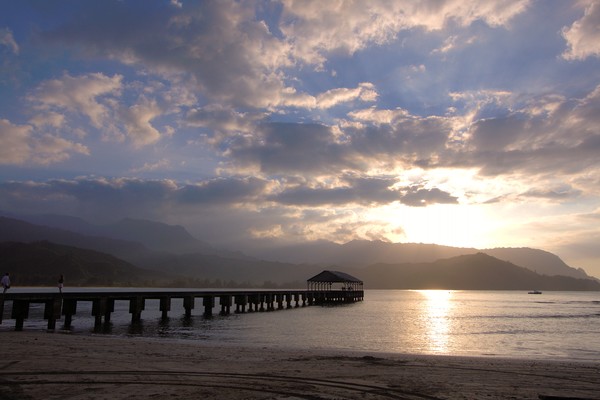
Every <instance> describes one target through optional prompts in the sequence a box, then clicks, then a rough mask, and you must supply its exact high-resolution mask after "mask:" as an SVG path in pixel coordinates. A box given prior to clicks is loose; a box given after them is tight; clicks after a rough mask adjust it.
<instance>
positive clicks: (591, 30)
mask: <svg viewBox="0 0 600 400" xmlns="http://www.w3.org/2000/svg"><path fill="white" fill-rule="evenodd" d="M562 33H563V36H564V38H565V40H566V41H567V45H568V47H569V49H568V50H567V51H565V52H564V53H563V57H564V58H566V59H567V60H582V59H585V58H587V57H592V56H595V57H599V56H600V4H598V2H596V1H589V2H588V4H587V6H586V8H585V13H584V15H583V17H582V18H581V19H579V20H577V21H575V22H574V23H573V25H571V26H570V27H568V28H567V27H565V28H564V29H563V32H562Z"/></svg>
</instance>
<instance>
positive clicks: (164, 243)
mask: <svg viewBox="0 0 600 400" xmlns="http://www.w3.org/2000/svg"><path fill="white" fill-rule="evenodd" d="M10 217H11V218H13V219H18V220H21V221H26V222H29V223H31V224H35V225H40V226H46V227H49V228H58V229H62V230H67V231H70V232H73V233H79V234H82V235H87V236H101V237H105V238H110V239H118V240H124V241H128V242H137V243H140V244H143V245H144V246H146V247H147V248H149V249H152V250H156V251H167V252H171V253H180V254H181V253H189V252H202V253H205V254H221V253H222V252H220V251H219V250H217V249H215V248H213V247H212V246H211V245H210V244H208V243H206V242H203V241H201V240H198V239H196V238H195V237H193V236H192V235H191V234H190V233H189V232H188V231H187V230H186V229H185V228H184V227H182V226H179V225H168V224H164V223H162V222H155V221H148V220H142V219H133V218H125V219H122V220H120V221H118V222H116V223H112V224H106V225H94V224H90V223H89V222H87V221H85V220H83V219H81V218H77V217H72V216H67V215H56V214H32V215H13V216H10Z"/></svg>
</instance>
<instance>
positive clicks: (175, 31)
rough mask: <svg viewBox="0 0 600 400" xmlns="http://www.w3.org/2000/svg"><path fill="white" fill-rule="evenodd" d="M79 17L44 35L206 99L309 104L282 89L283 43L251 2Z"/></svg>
mask: <svg viewBox="0 0 600 400" xmlns="http://www.w3.org/2000/svg"><path fill="white" fill-rule="evenodd" d="M79 12H80V15H79V16H78V18H77V19H74V20H72V21H70V22H69V23H67V24H65V25H63V26H60V27H58V28H57V29H55V30H53V31H51V32H46V33H45V34H44V37H45V38H46V39H47V40H48V41H50V42H52V43H55V44H64V45H68V46H70V47H73V46H74V45H79V46H78V47H80V48H81V49H82V51H83V52H84V53H90V54H93V55H95V56H97V55H100V56H104V57H108V58H111V59H116V60H119V61H120V62H122V63H124V64H126V65H131V66H143V68H144V69H146V70H148V71H151V72H152V73H154V74H158V75H160V76H162V77H163V78H165V79H170V80H173V81H181V80H185V81H186V82H187V83H188V84H189V85H193V86H194V87H195V88H196V89H197V90H199V91H200V92H202V93H203V94H204V96H206V97H208V98H210V99H211V100H212V102H220V103H228V104H233V105H237V106H246V107H253V108H260V107H277V106H279V105H285V106H290V105H291V106H302V105H303V104H305V103H306V102H307V101H310V96H307V95H306V94H304V93H297V92H296V91H295V90H294V89H293V88H292V87H288V86H286V85H285V83H284V80H285V76H284V75H283V73H282V72H281V69H282V68H285V67H289V66H291V65H292V61H291V59H290V55H289V52H290V44H289V43H287V42H286V41H285V40H282V39H280V38H277V37H276V36H274V35H273V34H272V32H270V31H269V27H268V26H267V24H266V23H265V22H264V21H262V20H258V19H256V18H255V10H254V8H253V3H246V2H236V1H218V2H211V1H209V2H201V3H187V4H186V5H185V7H181V8H179V7H163V6H161V5H159V4H155V5H154V6H153V7H145V8H144V10H143V11H140V10H138V9H135V8H134V7H130V6H129V5H128V4H126V3H121V2H113V3H110V4H102V5H98V6H97V7H88V8H86V9H85V10H83V9H82V10H79ZM140 12H141V13H142V15H141V16H140Z"/></svg>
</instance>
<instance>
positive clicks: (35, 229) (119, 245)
mask: <svg viewBox="0 0 600 400" xmlns="http://www.w3.org/2000/svg"><path fill="white" fill-rule="evenodd" d="M39 241H51V242H53V243H57V244H62V245H67V246H73V247H78V248H84V249H90V250H96V251H100V252H103V253H108V254H112V255H114V256H116V257H119V258H125V259H128V260H129V259H137V258H138V257H147V256H148V255H149V254H150V253H151V251H150V250H149V249H148V248H147V247H145V246H144V245H142V244H141V243H136V242H132V241H125V240H117V239H111V238H106V237H101V236H89V235H82V234H79V233H76V232H72V231H68V230H65V229H58V228H52V227H48V226H41V225H35V224H31V223H28V222H25V221H21V220H17V219H14V218H6V217H0V242H24V243H28V242H39Z"/></svg>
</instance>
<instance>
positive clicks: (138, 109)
mask: <svg viewBox="0 0 600 400" xmlns="http://www.w3.org/2000/svg"><path fill="white" fill-rule="evenodd" d="M161 112H162V111H161V109H160V107H158V105H157V104H156V101H153V100H148V99H146V98H145V97H142V98H141V101H140V103H138V104H135V105H133V106H131V107H129V108H126V109H123V110H122V111H121V118H122V122H123V124H124V125H125V130H126V132H127V135H128V137H129V139H130V140H131V142H132V143H133V145H134V147H138V148H139V147H141V146H145V145H148V144H152V143H155V142H157V141H158V140H159V139H160V132H159V131H158V130H157V129H156V128H155V127H154V126H153V125H152V123H151V121H152V120H153V119H154V118H156V117H157V116H159V115H161Z"/></svg>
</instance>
